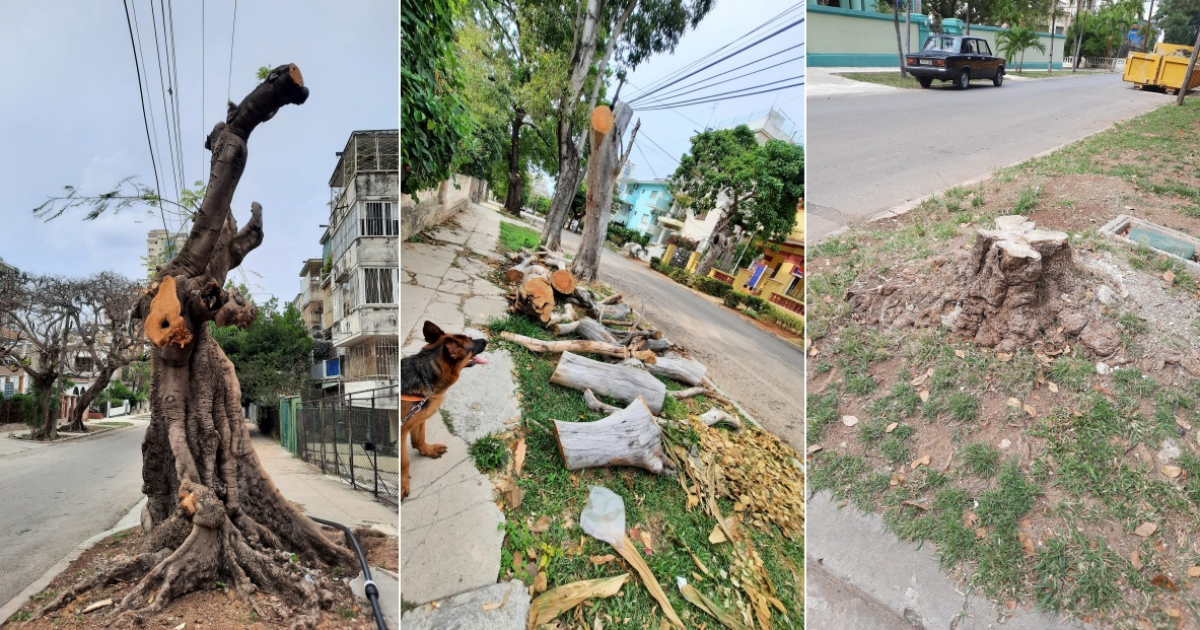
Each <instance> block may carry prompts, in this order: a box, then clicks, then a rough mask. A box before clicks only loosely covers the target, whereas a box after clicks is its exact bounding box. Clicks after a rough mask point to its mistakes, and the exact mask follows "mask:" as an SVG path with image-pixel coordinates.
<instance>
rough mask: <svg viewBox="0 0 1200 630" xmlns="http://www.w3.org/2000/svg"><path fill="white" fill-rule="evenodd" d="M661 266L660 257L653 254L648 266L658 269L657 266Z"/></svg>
mask: <svg viewBox="0 0 1200 630" xmlns="http://www.w3.org/2000/svg"><path fill="white" fill-rule="evenodd" d="M661 266H662V257H660V256H653V257H651V258H650V268H651V269H653V270H655V271H658V268H659V267H661Z"/></svg>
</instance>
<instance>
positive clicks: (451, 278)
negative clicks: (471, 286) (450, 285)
mask: <svg viewBox="0 0 1200 630" xmlns="http://www.w3.org/2000/svg"><path fill="white" fill-rule="evenodd" d="M442 280H445V281H447V282H470V281H471V276H468V275H467V274H466V273H463V270H462V269H459V268H458V267H451V268H450V270H449V271H447V272H446V275H445V276H442Z"/></svg>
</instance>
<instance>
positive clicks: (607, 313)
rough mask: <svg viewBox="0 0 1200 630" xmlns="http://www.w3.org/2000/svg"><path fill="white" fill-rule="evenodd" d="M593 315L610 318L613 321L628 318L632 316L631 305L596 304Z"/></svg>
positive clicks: (598, 317) (599, 317)
mask: <svg viewBox="0 0 1200 630" xmlns="http://www.w3.org/2000/svg"><path fill="white" fill-rule="evenodd" d="M593 315H594V316H595V317H596V318H597V319H611V320H615V321H623V320H628V319H629V318H630V317H632V316H633V307H631V306H629V305H628V304H623V303H622V304H597V305H596V312H595V313H593Z"/></svg>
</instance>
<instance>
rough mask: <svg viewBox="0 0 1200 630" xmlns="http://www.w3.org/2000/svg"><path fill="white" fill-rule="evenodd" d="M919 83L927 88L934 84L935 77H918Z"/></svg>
mask: <svg viewBox="0 0 1200 630" xmlns="http://www.w3.org/2000/svg"><path fill="white" fill-rule="evenodd" d="M917 83H920V84H921V87H923V88H927V87H929V86H931V85H933V79H932V78H930V77H917Z"/></svg>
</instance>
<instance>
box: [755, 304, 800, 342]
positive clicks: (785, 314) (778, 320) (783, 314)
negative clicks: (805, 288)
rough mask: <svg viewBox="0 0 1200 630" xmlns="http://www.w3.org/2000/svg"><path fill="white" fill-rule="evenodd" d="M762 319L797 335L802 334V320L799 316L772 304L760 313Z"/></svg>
mask: <svg viewBox="0 0 1200 630" xmlns="http://www.w3.org/2000/svg"><path fill="white" fill-rule="evenodd" d="M761 315H762V318H763V319H765V320H767V321H769V322H771V323H773V324H776V325H778V326H780V327H781V328H786V329H788V330H790V331H792V332H794V333H796V334H797V335H803V334H804V318H803V317H800V316H799V315H794V314H792V313H791V312H790V311H786V310H784V309H782V308H778V307H776V306H775V305H774V304H768V305H767V308H765V309H763V310H762V312H761Z"/></svg>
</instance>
